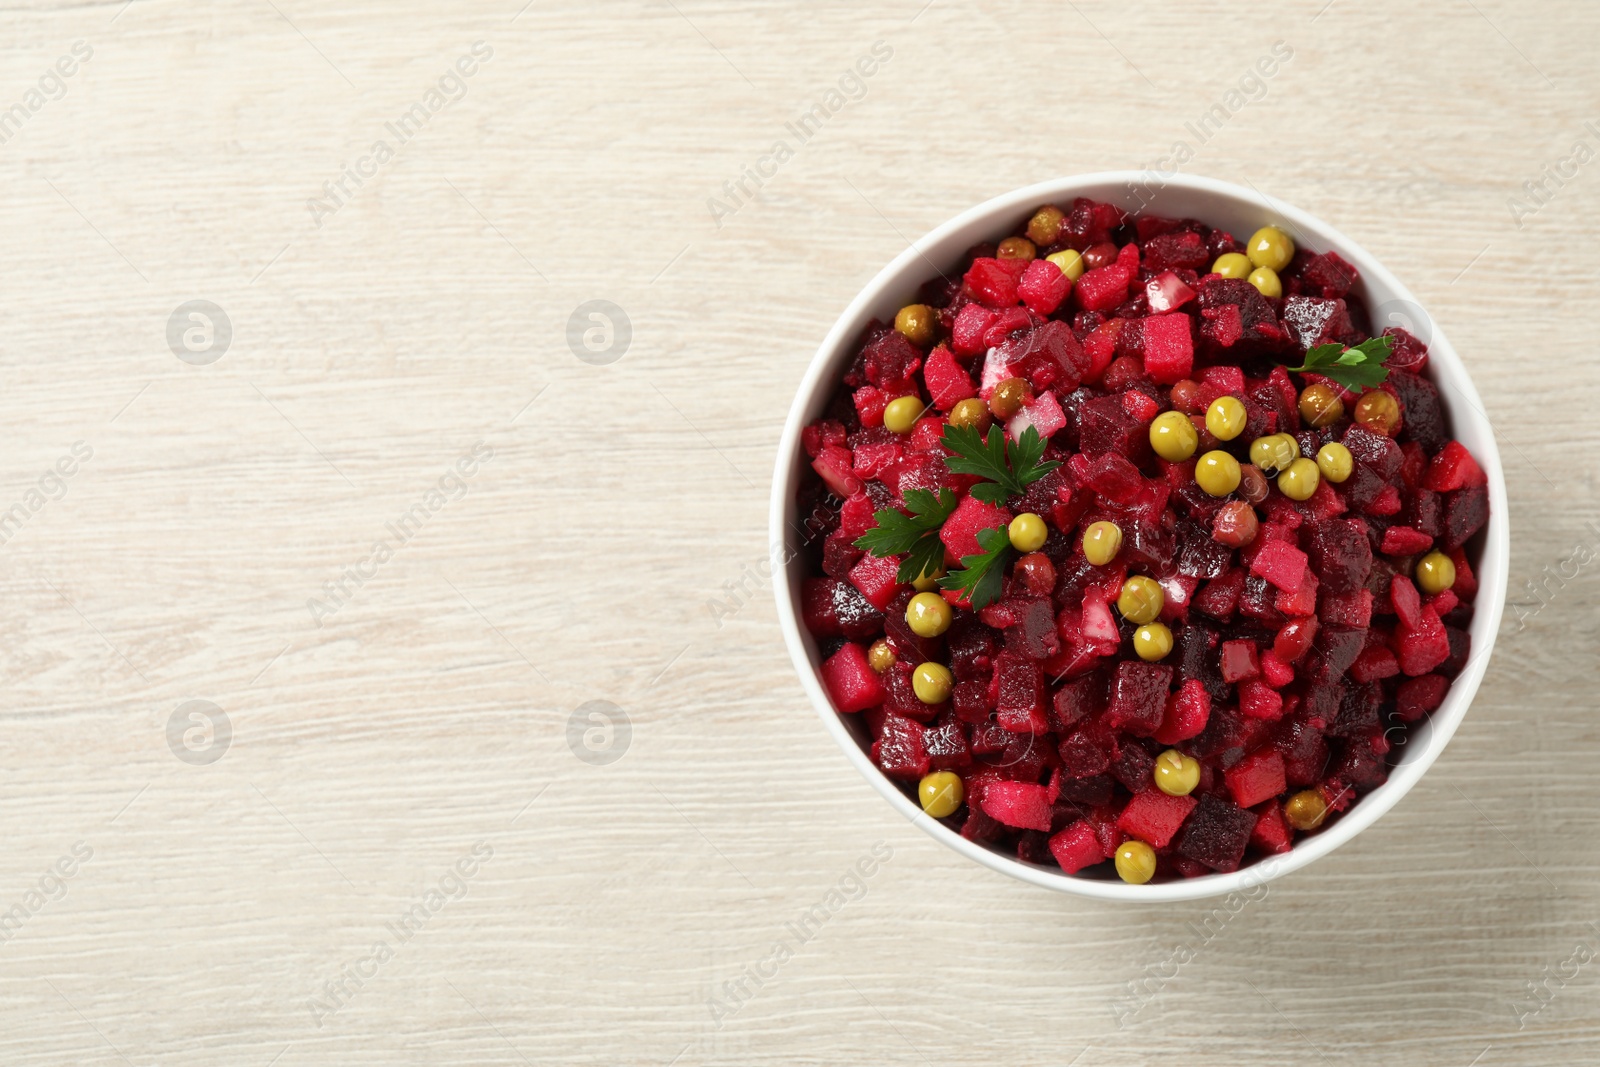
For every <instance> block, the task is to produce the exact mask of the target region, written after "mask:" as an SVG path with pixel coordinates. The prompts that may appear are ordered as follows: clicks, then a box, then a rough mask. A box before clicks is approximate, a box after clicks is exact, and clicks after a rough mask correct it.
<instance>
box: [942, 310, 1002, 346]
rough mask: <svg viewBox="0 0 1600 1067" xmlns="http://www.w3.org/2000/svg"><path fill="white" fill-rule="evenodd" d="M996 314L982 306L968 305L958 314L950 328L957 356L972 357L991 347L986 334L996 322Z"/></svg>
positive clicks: (952, 343) (951, 341)
mask: <svg viewBox="0 0 1600 1067" xmlns="http://www.w3.org/2000/svg"><path fill="white" fill-rule="evenodd" d="M994 318H995V315H994V312H993V311H990V310H989V309H988V308H986V307H984V306H983V305H982V304H968V305H967V306H966V307H964V308H962V309H961V310H960V311H959V312H958V313H957V314H956V321H955V322H954V323H953V324H952V325H951V327H950V344H951V346H952V347H953V348H954V349H955V351H956V355H958V356H967V357H969V358H970V357H972V356H975V355H977V354H978V353H979V352H982V351H983V350H984V349H986V348H988V347H989V344H988V342H987V341H985V340H984V334H985V333H987V332H988V330H989V326H990V325H991V324H992V323H993V322H994Z"/></svg>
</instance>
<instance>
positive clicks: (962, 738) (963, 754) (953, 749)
mask: <svg viewBox="0 0 1600 1067" xmlns="http://www.w3.org/2000/svg"><path fill="white" fill-rule="evenodd" d="M922 747H923V750H924V751H925V752H927V754H928V766H930V767H932V768H933V769H934V770H936V771H948V770H951V769H953V768H958V767H966V766H970V765H971V763H972V751H971V750H970V749H969V748H968V746H967V733H966V731H965V730H964V729H962V727H961V724H960V723H959V722H957V721H955V720H954V719H945V720H943V721H941V722H940V723H939V724H938V725H937V726H932V727H929V728H927V729H926V730H925V731H924V732H923V735H922Z"/></svg>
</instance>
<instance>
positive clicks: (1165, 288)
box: [1144, 270, 1194, 315]
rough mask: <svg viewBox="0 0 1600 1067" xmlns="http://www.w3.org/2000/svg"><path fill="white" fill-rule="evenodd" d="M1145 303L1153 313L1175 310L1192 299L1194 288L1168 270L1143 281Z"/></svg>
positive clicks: (1158, 313) (1159, 313)
mask: <svg viewBox="0 0 1600 1067" xmlns="http://www.w3.org/2000/svg"><path fill="white" fill-rule="evenodd" d="M1144 299H1145V303H1146V304H1148V305H1149V306H1150V312H1151V314H1153V315H1161V314H1164V313H1166V312H1168V311H1176V310H1178V309H1179V308H1180V307H1182V306H1183V305H1185V304H1187V303H1188V302H1189V301H1191V300H1193V299H1194V290H1193V289H1191V288H1189V287H1188V286H1187V285H1185V284H1184V282H1183V279H1182V278H1180V277H1178V276H1177V275H1176V274H1174V273H1173V272H1172V271H1170V270H1164V271H1162V272H1161V273H1160V274H1157V275H1154V276H1153V277H1151V278H1150V280H1149V281H1147V282H1145V283H1144Z"/></svg>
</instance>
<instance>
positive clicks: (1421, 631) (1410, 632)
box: [1394, 579, 1450, 678]
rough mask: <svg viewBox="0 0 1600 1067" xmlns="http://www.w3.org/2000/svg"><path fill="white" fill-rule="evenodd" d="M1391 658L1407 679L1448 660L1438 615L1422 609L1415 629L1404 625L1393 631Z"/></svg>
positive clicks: (1446, 640) (1425, 608) (1442, 627)
mask: <svg viewBox="0 0 1600 1067" xmlns="http://www.w3.org/2000/svg"><path fill="white" fill-rule="evenodd" d="M1395 584H1396V585H1398V584H1399V580H1398V579H1396V581H1395ZM1394 651H1395V655H1396V657H1397V658H1398V659H1399V660H1400V669H1401V670H1402V671H1404V672H1405V673H1406V675H1407V676H1409V677H1413V678H1414V677H1416V676H1417V675H1420V674H1427V673H1428V672H1429V671H1431V670H1433V669H1434V668H1435V667H1438V666H1439V665H1440V664H1442V663H1444V661H1445V660H1447V659H1449V658H1450V640H1449V638H1448V637H1447V636H1446V634H1445V630H1444V624H1443V623H1442V622H1440V621H1439V613H1438V612H1436V611H1434V610H1433V608H1431V607H1424V608H1423V609H1422V611H1421V614H1420V616H1419V617H1418V620H1417V625H1415V626H1407V625H1406V624H1405V623H1404V622H1401V624H1400V625H1399V626H1398V627H1397V628H1396V629H1395V650H1394Z"/></svg>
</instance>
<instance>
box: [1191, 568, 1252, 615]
mask: <svg viewBox="0 0 1600 1067" xmlns="http://www.w3.org/2000/svg"><path fill="white" fill-rule="evenodd" d="M1243 591H1244V571H1242V570H1239V569H1238V568H1235V569H1233V570H1230V571H1228V572H1226V573H1225V574H1223V575H1221V576H1220V577H1217V578H1213V579H1212V580H1211V581H1209V582H1207V583H1206V584H1205V587H1204V588H1203V589H1201V590H1200V591H1199V592H1197V593H1195V595H1194V599H1193V600H1192V601H1191V602H1190V607H1192V608H1194V610H1195V611H1198V612H1200V613H1202V614H1204V615H1209V616H1211V617H1212V618H1213V619H1216V620H1218V621H1220V622H1227V621H1228V620H1230V619H1232V618H1233V613H1234V611H1235V610H1237V608H1238V606H1239V594H1240V593H1242V592H1243Z"/></svg>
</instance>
